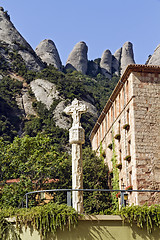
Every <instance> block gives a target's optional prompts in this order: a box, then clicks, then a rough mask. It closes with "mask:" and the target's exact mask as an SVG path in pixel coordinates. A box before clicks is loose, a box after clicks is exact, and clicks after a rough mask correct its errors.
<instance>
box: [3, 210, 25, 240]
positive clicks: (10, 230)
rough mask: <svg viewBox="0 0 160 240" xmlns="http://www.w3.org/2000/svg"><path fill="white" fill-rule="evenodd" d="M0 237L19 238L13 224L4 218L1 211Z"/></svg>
mask: <svg viewBox="0 0 160 240" xmlns="http://www.w3.org/2000/svg"><path fill="white" fill-rule="evenodd" d="M0 239H3V240H21V238H20V235H19V234H18V233H17V231H16V229H15V227H14V225H13V224H12V223H10V222H8V221H7V220H6V219H5V218H4V216H3V212H2V211H1V212H0Z"/></svg>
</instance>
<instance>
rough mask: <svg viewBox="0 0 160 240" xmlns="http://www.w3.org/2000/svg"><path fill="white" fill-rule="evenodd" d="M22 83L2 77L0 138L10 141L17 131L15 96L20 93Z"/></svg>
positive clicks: (17, 117) (17, 111)
mask: <svg viewBox="0 0 160 240" xmlns="http://www.w3.org/2000/svg"><path fill="white" fill-rule="evenodd" d="M21 88H22V83H21V82H19V81H17V80H14V81H13V80H12V79H11V78H10V77H3V79H2V80H1V81H0V89H1V91H0V136H2V137H3V138H4V139H5V140H9V141H12V140H13V138H14V137H15V136H16V135H17V131H18V130H19V124H20V117H19V116H18V115H19V110H18V107H17V103H16V99H15V98H16V95H17V94H19V93H20V91H21Z"/></svg>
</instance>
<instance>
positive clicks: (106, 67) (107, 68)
mask: <svg viewBox="0 0 160 240" xmlns="http://www.w3.org/2000/svg"><path fill="white" fill-rule="evenodd" d="M100 67H101V71H102V73H103V74H104V75H105V76H106V77H108V78H111V75H112V53H111V51H110V50H108V49H107V50H105V51H104V52H103V54H102V57H101V61H100Z"/></svg>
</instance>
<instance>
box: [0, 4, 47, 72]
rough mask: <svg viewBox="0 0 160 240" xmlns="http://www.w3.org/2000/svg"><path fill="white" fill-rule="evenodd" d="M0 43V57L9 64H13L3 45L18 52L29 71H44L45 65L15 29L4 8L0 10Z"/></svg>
mask: <svg viewBox="0 0 160 240" xmlns="http://www.w3.org/2000/svg"><path fill="white" fill-rule="evenodd" d="M0 43H1V49H0V55H1V57H3V58H5V60H6V61H7V62H8V63H9V64H11V61H10V58H9V56H8V54H7V53H6V52H5V50H4V48H2V45H3V46H5V47H6V48H7V49H9V50H10V52H12V51H17V52H18V54H20V55H21V57H22V59H23V60H24V62H25V64H26V66H27V68H28V69H29V70H33V71H39V70H41V69H43V67H44V64H43V63H42V61H41V60H40V59H39V58H38V57H37V55H36V54H35V52H34V50H33V49H32V48H31V46H30V45H29V44H28V43H27V41H26V40H25V39H24V38H23V37H22V36H21V34H20V33H19V32H18V31H17V29H16V28H15V27H14V25H13V23H12V22H11V21H10V16H9V15H8V13H7V11H4V9H3V8H2V7H1V8H0Z"/></svg>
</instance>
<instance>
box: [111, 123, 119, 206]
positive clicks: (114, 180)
mask: <svg viewBox="0 0 160 240" xmlns="http://www.w3.org/2000/svg"><path fill="white" fill-rule="evenodd" d="M112 151H113V154H112V159H111V161H112V167H113V178H112V188H113V189H114V190H117V189H119V173H118V168H117V167H116V166H117V155H116V150H115V140H114V130H113V128H112ZM112 203H113V208H114V209H115V210H116V209H118V207H119V204H118V199H117V197H116V192H113V193H112Z"/></svg>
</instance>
